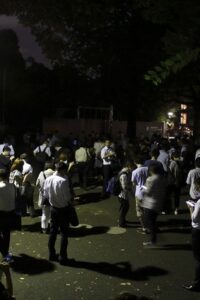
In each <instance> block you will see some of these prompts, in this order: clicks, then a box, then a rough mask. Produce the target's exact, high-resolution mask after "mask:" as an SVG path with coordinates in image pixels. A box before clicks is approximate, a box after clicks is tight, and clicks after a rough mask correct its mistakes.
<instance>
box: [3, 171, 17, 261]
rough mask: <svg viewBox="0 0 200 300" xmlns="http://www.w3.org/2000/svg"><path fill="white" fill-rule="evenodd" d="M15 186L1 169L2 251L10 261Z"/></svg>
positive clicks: (4, 256)
mask: <svg viewBox="0 0 200 300" xmlns="http://www.w3.org/2000/svg"><path fill="white" fill-rule="evenodd" d="M15 195H16V193H15V187H14V185H13V184H11V183H9V182H8V173H6V171H5V169H0V252H1V254H2V256H3V260H5V261H10V255H9V245H10V232H11V229H12V224H13V217H14V211H15Z"/></svg>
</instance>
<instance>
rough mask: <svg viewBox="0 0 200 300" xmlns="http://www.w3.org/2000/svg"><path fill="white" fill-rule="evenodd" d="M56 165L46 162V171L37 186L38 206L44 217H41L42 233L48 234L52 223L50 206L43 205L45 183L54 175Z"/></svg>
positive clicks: (37, 181) (41, 175)
mask: <svg viewBox="0 0 200 300" xmlns="http://www.w3.org/2000/svg"><path fill="white" fill-rule="evenodd" d="M54 172H55V171H54V165H53V163H52V162H46V163H45V165H44V171H41V172H40V174H39V176H38V178H37V180H36V186H37V187H38V189H39V195H38V206H39V207H41V208H42V216H41V232H42V233H48V226H49V221H50V205H49V204H42V195H43V192H44V191H43V190H44V182H45V180H46V179H47V178H48V177H50V176H51V175H53V174H54Z"/></svg>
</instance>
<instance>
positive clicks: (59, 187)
mask: <svg viewBox="0 0 200 300" xmlns="http://www.w3.org/2000/svg"><path fill="white" fill-rule="evenodd" d="M44 196H45V198H47V199H49V203H50V213H51V223H50V234H49V243H48V248H49V260H51V261H57V260H58V261H59V262H60V264H61V265H68V264H70V263H71V262H72V260H70V259H69V258H68V255H67V245H68V229H69V213H70V205H72V204H73V195H72V191H71V188H70V183H69V178H68V175H67V166H66V164H65V163H64V162H59V163H57V164H56V172H55V173H54V174H53V175H52V176H49V177H48V178H47V179H46V180H45V182H44ZM59 228H60V234H61V243H60V253H59V256H57V255H56V250H55V243H56V238H57V234H58V229H59Z"/></svg>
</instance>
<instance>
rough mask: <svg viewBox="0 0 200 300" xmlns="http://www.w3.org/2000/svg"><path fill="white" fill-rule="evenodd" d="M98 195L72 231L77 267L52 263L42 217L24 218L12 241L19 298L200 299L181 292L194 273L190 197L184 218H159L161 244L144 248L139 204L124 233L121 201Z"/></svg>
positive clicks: (86, 201)
mask: <svg viewBox="0 0 200 300" xmlns="http://www.w3.org/2000/svg"><path fill="white" fill-rule="evenodd" d="M80 193H82V191H81V190H79V189H76V194H77V195H78V194H80ZM85 193H86V192H85ZM99 193H100V189H99V188H98V187H97V188H96V189H92V190H90V191H88V192H87V193H86V194H85V197H82V199H80V200H79V201H78V203H77V205H76V208H77V212H78V214H79V219H80V223H81V224H82V225H80V226H79V227H78V228H72V229H71V230H70V238H69V248H68V249H69V256H70V257H73V258H75V259H76V264H75V265H74V266H73V267H66V266H60V265H59V264H58V263H51V262H49V261H48V252H47V242H48V235H45V234H41V233H40V232H39V230H40V217H39V216H38V217H36V218H33V219H31V218H30V217H24V218H23V230H22V231H21V232H13V233H12V240H11V252H12V253H13V255H14V256H15V263H14V264H13V266H12V275H13V281H14V292H15V295H16V297H17V300H23V299H29V300H58V299H59V300H64V299H66V300H93V299H95V300H102V299H103V300H104V299H105V300H109V299H113V297H114V296H116V295H118V294H119V293H120V292H123V291H127V292H130V293H132V294H134V295H137V296H145V297H148V298H149V299H159V300H169V299H171V300H179V299H181V300H189V299H193V300H197V299H200V294H198V293H191V292H188V291H185V290H184V289H183V288H182V284H184V283H187V282H190V281H191V280H192V279H193V275H194V261H193V257H192V252H191V246H190V238H191V234H190V221H189V214H188V212H187V210H186V206H185V200H186V198H187V196H186V195H185V196H182V204H181V208H182V209H183V210H182V212H181V214H179V215H178V216H174V215H173V214H171V215H162V216H160V217H159V227H160V231H161V232H160V233H159V234H158V246H157V247H156V248H154V249H144V247H143V246H142V242H143V241H145V240H146V238H147V236H144V235H141V234H139V233H138V232H137V229H136V228H137V227H138V223H137V218H136V216H135V209H134V202H133V201H132V202H131V208H130V211H129V213H128V218H127V219H128V220H129V221H130V223H129V227H128V228H126V229H120V228H118V227H117V218H118V207H119V206H118V201H117V199H116V198H115V197H112V198H110V199H107V200H100V199H99ZM38 212H39V211H38ZM57 249H59V238H58V240H57Z"/></svg>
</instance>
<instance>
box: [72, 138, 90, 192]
mask: <svg viewBox="0 0 200 300" xmlns="http://www.w3.org/2000/svg"><path fill="white" fill-rule="evenodd" d="M89 160H90V153H89V149H88V148H86V147H85V146H84V145H83V144H82V145H80V147H79V148H78V149H77V150H76V151H75V161H76V164H77V168H78V176H79V185H80V187H82V188H84V189H85V188H86V187H87V177H88V170H89Z"/></svg>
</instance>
